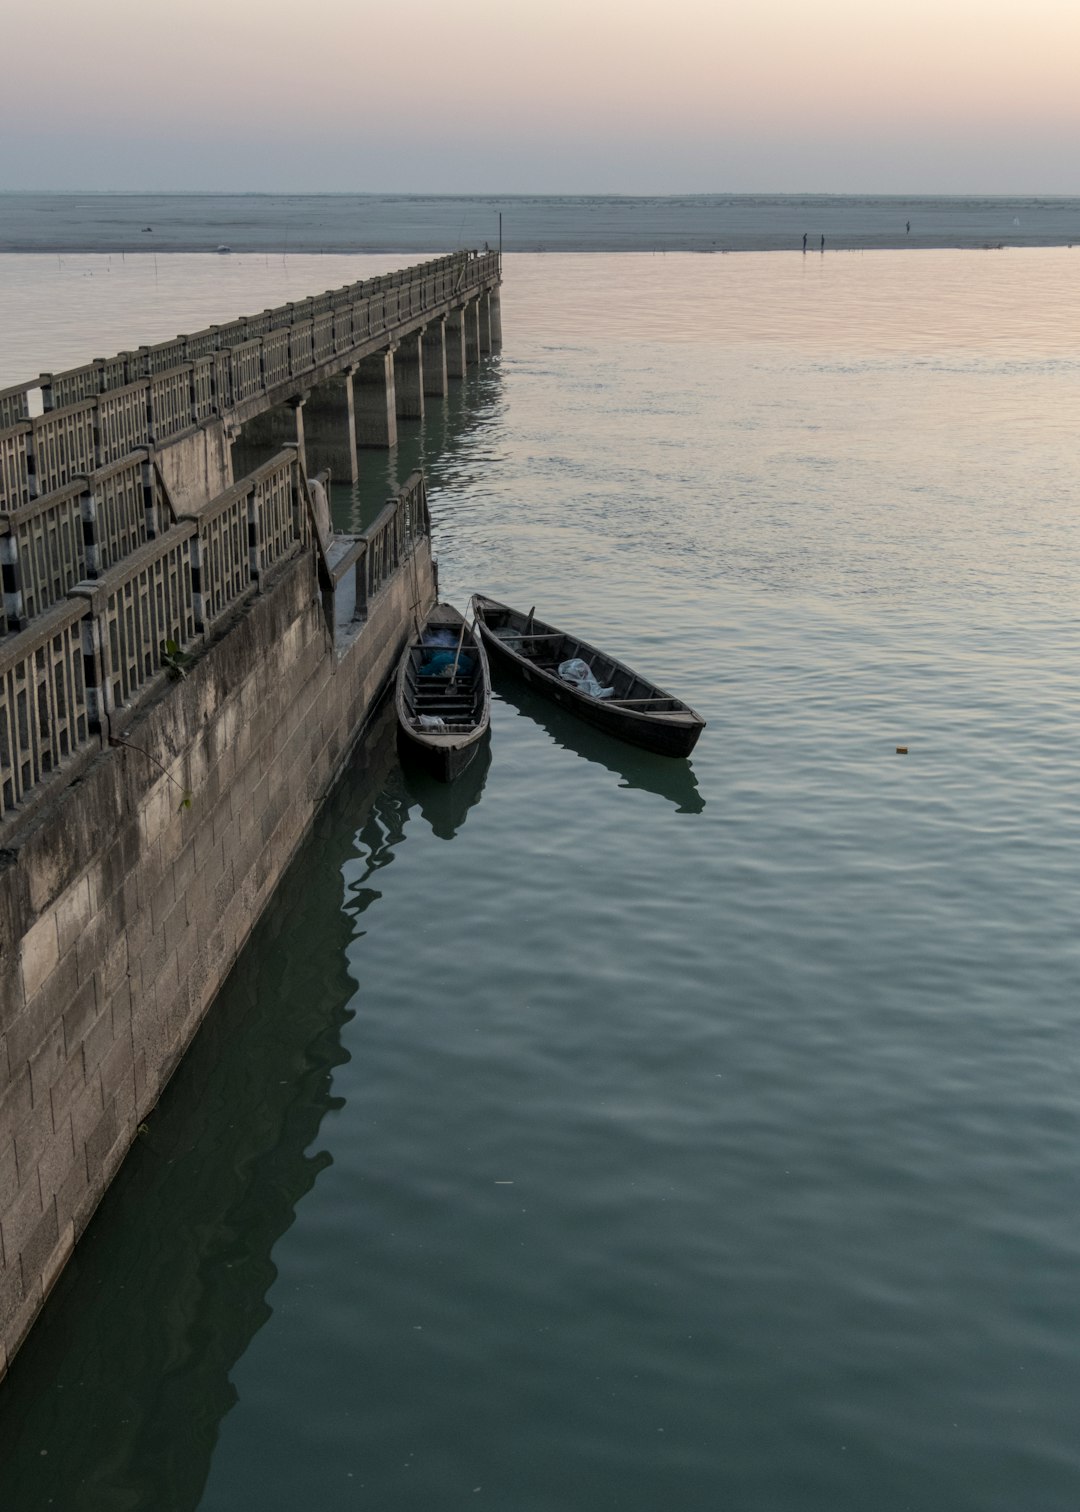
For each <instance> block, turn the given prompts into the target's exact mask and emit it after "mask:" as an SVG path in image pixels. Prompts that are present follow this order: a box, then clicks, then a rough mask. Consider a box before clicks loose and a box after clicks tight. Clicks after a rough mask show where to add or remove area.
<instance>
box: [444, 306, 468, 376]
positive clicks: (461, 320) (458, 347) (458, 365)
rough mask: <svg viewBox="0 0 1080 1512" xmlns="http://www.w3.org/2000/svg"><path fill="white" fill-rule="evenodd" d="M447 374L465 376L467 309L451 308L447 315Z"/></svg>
mask: <svg viewBox="0 0 1080 1512" xmlns="http://www.w3.org/2000/svg"><path fill="white" fill-rule="evenodd" d="M446 376H447V377H448V378H464V376H465V311H464V309H460V310H451V311H450V313H449V315H447V317H446Z"/></svg>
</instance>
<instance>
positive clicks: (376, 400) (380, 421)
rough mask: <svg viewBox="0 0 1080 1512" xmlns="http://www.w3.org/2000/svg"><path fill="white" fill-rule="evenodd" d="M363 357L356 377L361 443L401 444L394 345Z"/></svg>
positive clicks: (358, 443)
mask: <svg viewBox="0 0 1080 1512" xmlns="http://www.w3.org/2000/svg"><path fill="white" fill-rule="evenodd" d="M396 345H397V343H396V342H395V343H392V344H391V345H390V346H389V347H387V348H386V349H385V351H382V352H373V353H372V355H371V356H370V357H363V358H361V360H360V362H359V363H358V365H357V369H356V373H355V375H354V377H353V394H354V397H355V403H356V441H357V445H358V446H381V447H390V446H396V445H397V405H396V402H395V399H394V349H395V347H396Z"/></svg>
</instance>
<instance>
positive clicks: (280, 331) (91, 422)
mask: <svg viewBox="0 0 1080 1512" xmlns="http://www.w3.org/2000/svg"><path fill="white" fill-rule="evenodd" d="M498 277H499V257H498V253H484V254H481V256H476V254H469V253H460V254H455V256H454V257H442V259H436V260H434V262H430V263H421V265H417V266H416V268H407V269H402V272H399V274H387V275H386V277H383V278H369V280H366V281H362V283H355V284H346V286H345V287H342V289H334V290H330V292H328V293H325V295H318V296H316V298H313V299H304V301H299V302H290V304H284V305H278V307H277V308H274V310H266V311H263V314H260V316H245V318H242V319H239V321H231V322H230V324H228V325H212V327H209V328H207V330H204V331H198V333H197V334H195V336H178V337H175V339H174V340H171V342H160V343H157V345H156V346H141V348H139V349H138V351H132V352H119V354H118V355H116V357H110V358H97V360H95V361H92V363H88V364H85V366H83V367H73V369H70V370H68V372H62V373H42V375H41V376H39V378H38V380H35V381H32V383H26V384H20V386H17V387H14V389H6V390H3V393H0V508H3V507H6V508H14V507H15V505H17V503H24V502H27V500H29V499H30V497H35V496H36V494H41V493H47V491H48V490H51V488H59V487H61V485H62V484H64V482H67V481H68V478H71V476H74V472H86V470H88V469H92V467H94V466H100V464H101V463H106V461H112V460H115V457H118V455H123V454H124V452H129V451H132V449H133V448H135V446H147V445H150V446H153V445H157V443H160V442H165V440H168V438H169V437H172V435H177V434H178V432H180V431H183V429H186V428H188V426H191V425H198V423H200V422H201V420H204V419H207V417H209V416H210V414H219V413H222V411H225V410H230V408H233V407H234V405H236V404H242V402H244V401H245V399H250V398H254V396H257V395H259V393H260V392H263V390H266V389H269V387H272V386H275V384H278V383H284V381H286V380H289V378H296V376H301V375H303V373H307V372H310V370H312V369H313V367H318V366H321V364H322V363H327V361H330V360H331V358H333V357H334V355H339V354H342V352H348V351H351V349H352V348H355V346H358V345H362V343H363V342H368V340H371V339H374V337H377V336H380V334H383V333H386V331H389V330H392V328H393V327H395V325H398V324H401V322H402V321H408V319H413V318H416V316H421V314H424V311H425V310H431V308H436V307H437V305H442V304H446V301H451V299H455V298H463V296H467V295H469V292H470V290H481V289H486V287H489V286H490V284H493V283H495V281H498ZM286 333H287V334H286ZM35 407H39V408H41V411H42V413H41V414H32V410H33V408H35Z"/></svg>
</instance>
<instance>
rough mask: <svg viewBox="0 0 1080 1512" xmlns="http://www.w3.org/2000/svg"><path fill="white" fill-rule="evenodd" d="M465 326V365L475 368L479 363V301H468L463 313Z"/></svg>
mask: <svg viewBox="0 0 1080 1512" xmlns="http://www.w3.org/2000/svg"><path fill="white" fill-rule="evenodd" d="M462 315H463V319H464V324H465V364H466V366H467V367H475V366H476V364H477V363H478V362H479V361H480V301H479V300H478V299H470V301H469V302H468V304H467V305H466V306H465V308H464V310H463V312H462Z"/></svg>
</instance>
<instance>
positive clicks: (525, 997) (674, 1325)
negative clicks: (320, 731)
mask: <svg viewBox="0 0 1080 1512" xmlns="http://www.w3.org/2000/svg"><path fill="white" fill-rule="evenodd" d="M296 261H297V264H298V265H300V266H299V267H298V268H297V269H294V274H293V276H294V277H297V276H299V274H300V273H302V271H303V266H302V260H300V259H297V260H296ZM342 261H344V260H342ZM313 262H316V263H317V265H318V266H319V267H320V268H321V267H323V266H324V265H325V262H324V260H313ZM506 275H507V282H506V288H505V290H504V330H505V339H506V346H505V350H504V353H503V355H502V357H501V358H500V359H498V360H495V361H491V362H489V363H488V364H487V365H486V366H485V367H484V368H483V369H482V370H481V371H480V372H479V373H476V374H474V375H472V376H471V377H470V379H469V380H468V382H467V383H466V384H465V385H463V386H461V387H460V388H459V389H457V390H455V393H454V394H453V395H452V397H451V400H450V401H448V403H447V404H446V405H445V406H443V405H436V406H433V407H432V409H431V411H430V413H429V416H428V418H427V420H426V421H425V423H424V425H423V427H420V426H419V425H412V426H409V427H408V428H407V429H405V430H404V431H403V440H402V445H401V447H400V448H399V452H398V453H397V454H396V455H394V456H392V457H391V458H390V459H389V461H388V462H387V460H386V459H383V458H381V457H380V458H376V459H375V460H373V461H369V465H368V469H367V473H366V476H365V479H364V482H363V484H362V487H361V488H360V489H359V490H358V491H357V494H356V495H355V497H354V496H350V495H349V494H348V492H347V491H342V492H340V493H339V494H338V496H337V498H336V499H335V508H336V510H337V512H338V516H339V518H340V519H343V520H347V519H350V518H361V517H363V516H364V515H365V514H367V513H369V512H370V510H371V509H373V508H374V507H375V504H376V503H377V501H378V500H380V499H381V498H382V497H383V495H384V494H385V492H386V491H387V490H388V488H389V487H390V486H391V485H392V483H393V482H394V480H395V477H396V476H398V475H404V473H406V472H407V471H408V470H409V469H410V468H411V467H412V466H413V465H415V464H416V463H417V462H418V461H423V462H424V463H425V465H427V467H428V469H429V474H430V486H431V504H432V511H433V515H434V517H435V529H436V538H437V546H438V551H439V557H440V563H441V577H442V583H443V588H444V592H445V594H446V596H447V597H449V598H450V599H451V600H452V601H454V602H457V603H459V604H460V605H463V604H464V602H465V600H466V599H467V597H468V594H469V592H471V591H472V590H473V589H474V588H480V589H484V590H486V591H488V592H491V593H493V594H495V595H496V596H498V597H505V598H506V599H508V600H509V601H510V602H512V603H515V604H519V605H522V606H523V607H528V605H529V604H532V603H535V604H536V605H537V610H538V613H542V614H543V616H544V617H545V618H548V619H550V620H553V621H555V622H556V623H560V624H565V625H567V626H568V627H573V628H575V629H578V630H580V631H581V633H582V634H584V635H585V636H587V638H588V639H590V640H592V641H595V642H598V643H600V644H602V645H604V646H610V648H611V649H612V650H613V651H614V652H616V653H618V654H620V655H622V656H623V657H624V658H625V659H626V660H628V661H629V662H631V663H632V664H635V665H638V666H640V667H641V669H642V670H643V671H645V672H647V673H648V674H649V675H650V676H651V677H653V678H654V679H655V680H656V681H658V682H660V683H661V684H662V685H664V686H667V687H670V688H672V689H673V690H674V691H676V692H678V693H679V694H680V695H681V696H683V697H684V698H686V699H687V700H688V701H689V702H690V703H692V704H693V705H694V706H695V707H696V708H698V709H700V711H701V712H702V713H703V714H704V716H705V717H706V719H707V720H708V721H709V727H708V729H707V730H706V732H705V734H704V736H703V737H702V740H701V742H700V744H699V746H698V749H697V751H696V752H695V753H694V756H693V758H692V760H691V762H690V763H670V762H667V763H665V762H664V761H662V760H661V759H659V758H655V759H654V758H649V757H648V756H647V755H644V754H642V753H636V752H634V751H632V750H630V749H629V748H627V749H623V748H622V747H620V746H618V745H615V744H612V743H609V742H607V741H604V740H603V739H602V738H601V737H599V736H597V735H593V734H590V733H588V732H586V731H584V730H582V729H581V728H579V727H578V726H577V725H576V724H574V723H573V722H572V721H569V720H568V719H567V718H566V717H565V716H562V715H561V714H559V713H558V712H557V711H552V710H549V709H547V708H546V706H544V705H543V704H542V703H538V702H537V701H536V700H535V699H534V698H526V697H525V696H524V695H521V694H520V693H519V692H518V691H517V690H515V689H514V687H513V686H512V685H506V686H503V687H501V688H500V697H499V698H498V700H497V702H496V706H495V710H494V731H493V740H492V745H491V755H490V764H489V765H487V766H486V767H485V768H484V769H483V770H481V771H480V772H478V773H476V774H475V775H474V776H473V777H472V780H471V781H470V782H469V785H468V786H467V787H466V789H465V790H464V791H462V792H460V793H454V792H449V793H448V792H446V791H444V790H441V789H436V788H434V787H432V786H430V785H425V784H423V783H421V782H420V780H419V779H417V778H415V777H413V776H411V775H410V774H408V773H405V772H403V771H402V770H401V768H400V767H399V766H398V763H397V758H396V755H395V751H394V744H393V730H392V727H390V726H389V725H388V724H387V723H386V722H385V720H384V721H383V722H382V724H381V725H380V726H379V727H378V729H377V730H376V731H375V732H374V734H373V738H372V740H371V742H370V743H369V746H368V748H367V749H366V751H365V752H364V754H363V755H362V758H361V759H360V761H359V763H358V764H357V766H356V767H355V768H354V769H352V770H350V772H349V773H347V774H346V776H345V779H344V780H343V782H342V784H341V785H340V787H339V788H338V789H337V791H336V792H335V794H334V796H333V798H332V799H331V800H330V802H329V803H328V804H327V806H326V808H325V809H324V811H323V813H322V814H321V816H320V818H319V822H318V825H317V827H316V831H315V833H314V835H313V836H312V838H311V841H310V843H309V844H308V845H307V846H306V847H305V849H304V851H303V853H302V855H301V856H300V857H298V859H297V862H296V864H295V867H294V869H293V871H292V873H291V874H290V876H289V878H288V880H287V882H286V884H285V885H284V886H283V888H282V889H281V891H280V894H279V896H278V898H277V899H276V901H275V903H274V904H273V906H272V908H271V909H270V911H269V913H268V914H267V915H266V916H265V917H264V919H263V920H262V921H261V923H260V925H259V926H258V928H257V930H256V933H255V935H254V937H253V939H252V942H251V945H250V948H249V949H248V950H247V952H246V953H245V955H244V958H243V959H242V961H241V963H240V965H239V966H238V968H237V970H236V971H235V973H234V975H233V977H232V979H231V980H230V982H229V984H228V986H227V988H226V989H225V991H224V993H223V994H222V997H221V999H220V1000H219V1002H218V1004H217V1006H216V1008H215V1010H214V1012H213V1014H212V1015H211V1018H210V1020H209V1021H208V1023H207V1025H206V1027H205V1029H204V1031H203V1033H202V1034H200V1036H199V1039H198V1040H197V1042H196V1045H195V1047H194V1048H193V1050H192V1052H191V1054H190V1056H189V1058H188V1060H187V1061H186V1062H185V1064H184V1066H183V1067H182V1068H181V1070H180V1071H179V1073H178V1074H177V1076H176V1078H175V1079H174V1081H173V1083H172V1085H171V1086H170V1088H169V1090H168V1092H167V1094H166V1096H165V1097H164V1099H163V1101H162V1103H161V1105H160V1107H159V1108H158V1110H157V1111H156V1113H155V1114H154V1115H153V1116H152V1117H151V1119H150V1120H149V1124H148V1129H147V1133H146V1135H145V1137H144V1138H143V1139H141V1140H140V1141H139V1143H138V1145H137V1147H136V1149H135V1151H134V1152H133V1154H132V1156H131V1158H130V1159H129V1161H128V1163H127V1165H126V1166H125V1168H124V1171H123V1172H122V1174H121V1177H120V1178H119V1180H118V1182H117V1184H116V1186H115V1188H114V1189H113V1191H112V1192H111V1193H110V1195H109V1197H108V1198H107V1200H106V1202H105V1203H104V1204H103V1206H102V1208H101V1210H100V1212H99V1215H98V1217H97V1218H96V1220H95V1222H94V1224H93V1225H92V1227H91V1229H90V1231H89V1232H88V1233H87V1235H86V1238H85V1240H84V1242H83V1244H82V1245H81V1246H80V1249H79V1252H78V1258H77V1260H76V1261H75V1262H74V1263H73V1265H72V1266H71V1267H70V1268H69V1270H68V1272H67V1273H66V1274H65V1275H64V1277H63V1278H62V1280H61V1282H60V1284H59V1286H58V1288H57V1292H56V1293H55V1295H54V1298H53V1299H52V1301H51V1302H50V1305H49V1308H48V1310H47V1313H46V1315H45V1318H44V1319H43V1321H42V1323H41V1324H40V1325H39V1326H38V1328H37V1329H36V1330H35V1332H34V1334H33V1335H32V1336H31V1338H30V1340H29V1342H28V1343H27V1345H26V1346H25V1347H24V1349H23V1351H22V1353H21V1354H20V1355H19V1357H18V1359H17V1361H16V1364H15V1367H14V1369H13V1371H12V1373H11V1375H10V1377H9V1379H8V1380H7V1381H6V1382H5V1383H4V1384H3V1385H2V1386H0V1445H2V1452H0V1506H4V1507H9V1506H10V1507H13V1508H18V1509H19V1512H24V1509H26V1512H36V1509H37V1508H39V1507H41V1508H44V1507H48V1506H50V1505H51V1506H55V1507H59V1508H74V1507H78V1508H79V1509H80V1512H81V1509H92V1512H97V1509H102V1512H121V1509H142V1508H147V1509H149V1508H153V1509H155V1512H188V1509H196V1508H198V1509H200V1512H233V1509H236V1508H246V1507H259V1508H260V1509H267V1512H286V1509H290V1512H291V1509H299V1508H307V1507H311V1506H321V1507H325V1508H327V1509H331V1512H337V1509H346V1508H348V1509H352V1508H357V1507H371V1508H377V1509H392V1512H413V1509H415V1512H421V1509H423V1512H428V1509H430V1508H433V1507H438V1508H454V1507H466V1506H467V1507H472V1508H475V1507H481V1506H484V1505H487V1506H492V1507H496V1508H499V1509H500V1512H541V1509H543V1512H550V1509H559V1512H606V1509H609V1508H610V1509H615V1508H619V1509H631V1512H646V1509H649V1512H653V1509H656V1508H661V1507H664V1508H667V1507H670V1508H677V1509H680V1512H684V1509H685V1512H698V1509H701V1512H713V1509H718V1508H730V1509H735V1512H742V1509H751V1512H771V1509H776V1512H863V1509H866V1508H874V1509H882V1512H900V1509H904V1508H912V1509H919V1512H925V1509H938V1508H940V1509H943V1512H945V1509H947V1512H1015V1509H1016V1508H1018V1507H1030V1508H1038V1509H1039V1512H1057V1509H1062V1512H1064V1509H1070V1512H1071V1509H1073V1508H1075V1506H1076V1505H1077V1502H1078V1500H1080V1454H1078V1450H1077V1437H1076V1430H1075V1419H1076V1411H1077V1406H1078V1402H1080V1361H1078V1357H1077V1352H1076V1349H1075V1342H1074V1341H1075V1338H1076V1335H1077V1331H1078V1328H1080V1286H1078V1285H1077V1281H1078V1275H1080V1227H1078V1223H1077V1217H1076V1214H1077V1211H1078V1206H1080V1177H1078V1174H1077V1161H1076V1147H1077V1140H1078V1137H1080V1117H1078V1109H1077V1100H1076V1095H1075V1085H1076V1078H1077V1071H1078V1062H1080V1046H1078V1038H1077V1030H1076V1018H1077V1012H1076V1004H1077V998H1078V994H1077V976H1078V965H1080V962H1078V954H1080V952H1078V947H1077V935H1076V902H1077V881H1078V875H1077V874H1078V862H1077V841H1078V838H1080V811H1078V805H1077V801H1076V792H1077V786H1076V774H1077V756H1076V753H1077V750H1078V748H1080V717H1078V714H1077V692H1078V689H1077V671H1076V669H1077V666H1078V665H1080V662H1078V653H1080V625H1078V621H1077V614H1076V591H1075V584H1076V581H1077V569H1078V566H1080V563H1078V560H1077V558H1078V545H1077V538H1076V531H1075V526H1074V520H1073V513H1074V497H1075V487H1076V477H1077V461H1078V457H1077V450H1078V448H1077V441H1076V433H1075V416H1076V414H1077V411H1078V400H1080V350H1078V345H1077V341H1076V338H1075V331H1076V330H1077V329H1078V328H1080V327H1078V324H1077V317H1078V315H1080V309H1078V305H1080V292H1078V291H1077V287H1076V281H1075V278H1074V276H1073V263H1072V261H1071V260H1070V254H1069V253H1068V252H1066V251H1064V250H1063V251H1060V252H1050V251H1047V252H1034V251H1028V252H1013V253H1007V254H972V253H952V254H947V253H918V254H916V253H908V254H904V253H896V254H890V253H881V254H873V255H866V256H863V257H850V258H837V259H828V258H826V259H821V258H808V259H805V260H804V259H803V258H801V257H799V256H797V255H796V256H783V255H773V256H766V255H761V256H755V255H747V256H745V257H741V258H738V259H735V258H723V259H695V258H690V257H667V258H618V257H603V256H595V255H594V256H592V257H589V258H572V257H567V258H561V257H547V258H527V257H522V258H511V259H508V260H507V268H506ZM168 276H170V277H172V276H174V275H173V273H172V272H170V273H169V274H168ZM220 276H221V275H220V274H218V273H217V272H215V271H214V270H213V269H208V270H207V272H206V277H207V280H208V288H209V280H212V279H217V278H219V277H220ZM175 277H176V278H177V279H178V280H180V282H181V283H182V284H183V288H184V290H185V291H186V292H185V295H184V297H185V298H187V297H188V296H189V295H190V292H191V289H192V288H193V287H194V286H195V285H194V284H193V282H192V281H193V280H195V281H196V282H197V277H198V266H197V260H195V259H187V260H183V265H182V266H181V264H179V263H178V264H177V268H176V271H175ZM253 277H254V275H253ZM43 278H44V274H43ZM339 281H344V279H338V278H336V277H335V278H333V279H330V280H327V281H326V282H339ZM313 286H314V287H322V286H324V282H323V280H322V278H321V276H319V277H317V278H316V281H315V283H314V284H313ZM262 292H263V290H262V286H261V285H258V284H257V283H253V285H252V299H251V301H250V303H251V307H252V308H260V307H261V305H262V304H263V303H268V302H269V301H268V300H263V299H262ZM43 297H44V296H43ZM154 297H155V298H156V299H157V301H158V303H157V304H156V305H155V306H153V309H154V311H155V312H156V313H157V314H160V313H161V300H162V298H163V295H162V286H161V284H160V283H159V284H158V285H157V286H156V292H155V295H154ZM164 297H168V291H167V290H166V292H165V296H164ZM150 308H151V307H150V306H149V305H148V306H147V310H148V313H149V311H150ZM126 314H127V317H130V314H131V311H130V310H128V311H127V312H126ZM29 318H30V316H28V317H27V319H29ZM85 319H86V321H87V325H88V327H92V322H93V319H94V316H93V313H92V312H91V311H89V310H88V311H87V313H86V316H85ZM180 323H181V322H179V321H178V322H177V324H180ZM91 336H93V330H92V329H91V332H90V336H88V337H87V342H88V344H89V345H93V346H94V347H95V349H97V348H100V349H104V348H105V347H106V346H110V348H111V346H115V345H120V344H121V343H120V342H112V343H110V342H108V341H106V340H105V338H104V336H102V337H101V339H93V340H91ZM40 365H41V366H48V365H49V364H48V363H47V362H46V361H42V362H41V364H40ZM365 460H368V459H367V458H366V459H365ZM897 746H906V747H907V748H908V754H907V755H906V756H901V755H898V754H897V752H896V748H897Z"/></svg>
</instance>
